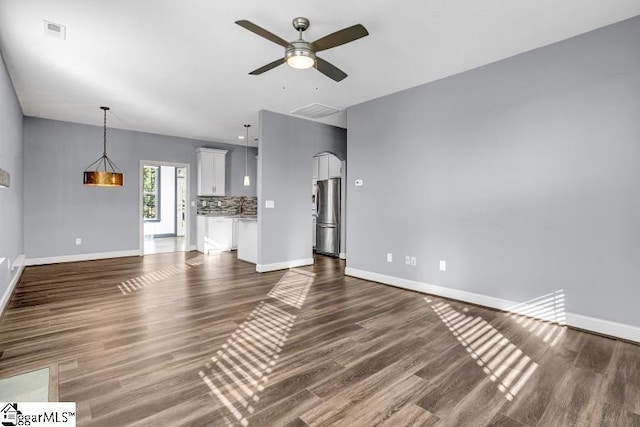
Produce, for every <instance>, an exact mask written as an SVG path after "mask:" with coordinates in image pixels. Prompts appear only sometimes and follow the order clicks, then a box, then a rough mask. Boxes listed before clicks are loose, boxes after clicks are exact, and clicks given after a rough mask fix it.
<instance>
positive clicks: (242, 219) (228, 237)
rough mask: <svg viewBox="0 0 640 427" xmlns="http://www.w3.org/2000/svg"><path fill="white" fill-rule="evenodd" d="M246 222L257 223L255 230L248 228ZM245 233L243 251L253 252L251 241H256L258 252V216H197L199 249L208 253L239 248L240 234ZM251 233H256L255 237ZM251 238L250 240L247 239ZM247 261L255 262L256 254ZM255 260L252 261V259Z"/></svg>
mask: <svg viewBox="0 0 640 427" xmlns="http://www.w3.org/2000/svg"><path fill="white" fill-rule="evenodd" d="M244 223H253V224H254V225H255V227H254V229H255V231H254V232H251V231H250V230H247V227H246V226H245V225H244ZM241 228H242V229H243V233H244V238H243V240H244V248H243V251H242V252H243V253H247V251H248V253H251V251H252V248H250V247H249V246H247V245H251V241H253V242H255V243H254V245H255V252H256V253H257V231H258V230H257V216H256V215H247V214H244V215H243V214H238V215H198V216H197V235H198V238H197V245H196V246H197V249H198V251H200V252H202V253H205V254H208V253H210V252H217V251H231V250H235V249H238V250H239V246H240V244H239V240H240V236H241V235H242V234H243V233H241V232H240V229H241ZM249 228H251V227H249ZM251 234H255V237H254V238H253V239H251V238H250V235H251ZM248 238H249V240H247V239H248ZM241 259H244V260H245V261H249V262H255V261H256V256H251V255H249V258H248V259H245V258H241ZM252 259H253V260H254V261H251V260H252Z"/></svg>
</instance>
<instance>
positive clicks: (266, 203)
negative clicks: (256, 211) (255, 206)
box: [264, 200, 276, 209]
mask: <svg viewBox="0 0 640 427" xmlns="http://www.w3.org/2000/svg"><path fill="white" fill-rule="evenodd" d="M264 207H265V208H267V209H273V208H275V207H276V202H275V200H265V201H264Z"/></svg>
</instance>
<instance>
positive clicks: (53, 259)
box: [26, 249, 140, 265]
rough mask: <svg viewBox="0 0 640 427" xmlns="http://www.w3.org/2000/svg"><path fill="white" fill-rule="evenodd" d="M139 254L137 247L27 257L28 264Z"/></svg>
mask: <svg viewBox="0 0 640 427" xmlns="http://www.w3.org/2000/svg"><path fill="white" fill-rule="evenodd" d="M139 255H140V251H139V250H138V249H135V250H131V251H115V252H97V253H92V254H78V255H63V256H54V257H45V258H27V260H26V265H43V264H58V263H61V262H76V261H91V260H94V259H105V258H121V257H126V256H139Z"/></svg>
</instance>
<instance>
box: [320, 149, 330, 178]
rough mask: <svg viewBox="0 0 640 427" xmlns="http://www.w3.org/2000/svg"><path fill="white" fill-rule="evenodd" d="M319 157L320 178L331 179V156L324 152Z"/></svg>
mask: <svg viewBox="0 0 640 427" xmlns="http://www.w3.org/2000/svg"><path fill="white" fill-rule="evenodd" d="M317 159H318V180H325V179H329V156H327V155H326V154H323V155H321V156H318V157H317Z"/></svg>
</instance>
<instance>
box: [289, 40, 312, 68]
mask: <svg viewBox="0 0 640 427" xmlns="http://www.w3.org/2000/svg"><path fill="white" fill-rule="evenodd" d="M285 58H286V61H287V64H289V66H290V67H292V68H296V69H298V70H306V69H307V68H311V67H313V66H314V65H315V64H316V54H315V53H313V51H312V50H311V49H310V48H309V44H308V43H307V42H293V43H291V46H290V47H289V48H288V49H287V51H286V54H285Z"/></svg>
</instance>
